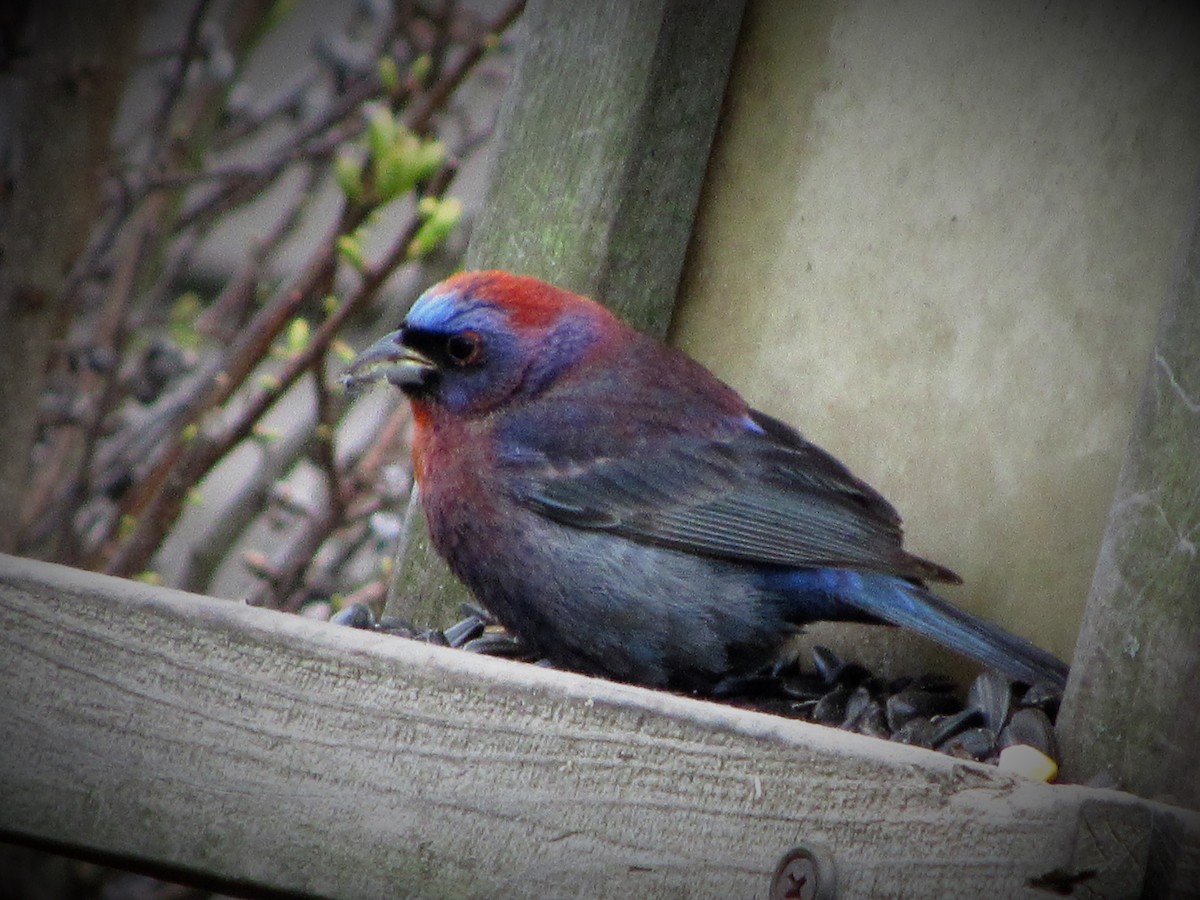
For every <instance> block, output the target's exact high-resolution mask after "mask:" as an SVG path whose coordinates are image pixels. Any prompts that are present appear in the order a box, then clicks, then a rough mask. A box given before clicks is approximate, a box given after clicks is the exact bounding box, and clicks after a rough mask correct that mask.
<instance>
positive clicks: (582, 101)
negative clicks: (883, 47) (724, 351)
mask: <svg viewBox="0 0 1200 900" xmlns="http://www.w3.org/2000/svg"><path fill="white" fill-rule="evenodd" d="M743 6H744V3H743V0H718V2H713V0H636V2H634V0H602V2H601V0H598V2H589V3H562V2H560V0H532V2H530V3H529V6H528V8H527V9H526V11H525V14H524V16H523V17H522V23H523V28H524V30H525V38H524V44H523V47H522V50H521V56H520V58H519V59H518V61H517V65H516V69H515V72H514V73H513V78H512V82H511V83H510V84H509V87H508V92H507V94H506V99H505V104H504V107H503V109H502V110H501V113H500V119H499V125H498V133H497V136H496V140H497V142H498V144H499V148H500V149H499V152H498V156H497V160H496V165H495V168H494V169H493V172H492V175H491V183H490V185H489V188H488V194H487V199H486V200H485V202H484V204H483V209H482V211H481V212H480V215H479V218H478V220H477V221H476V223H475V228H474V231H473V232H472V235H471V244H470V246H469V247H468V249H467V266H468V268H472V269H480V268H500V269H509V270H512V271H515V272H519V273H521V274H525V275H536V276H538V277H540V278H543V279H545V280H546V281H550V282H553V283H555V284H558V285H560V286H562V287H565V288H568V289H570V290H573V291H577V292H579V293H583V294H587V295H590V296H593V297H595V298H596V299H597V300H600V301H602V302H603V303H606V304H607V305H609V306H610V307H612V308H613V309H614V310H615V311H616V312H617V313H618V314H620V315H621V316H622V317H624V318H625V319H627V320H629V321H630V322H632V323H633V324H634V325H636V326H637V327H639V328H642V329H644V330H647V331H650V332H653V333H654V334H657V335H659V336H660V337H661V336H662V335H664V334H666V331H667V326H668V325H669V324H670V321H671V313H672V311H673V309H674V306H675V293H676V290H677V288H678V285H679V276H680V272H681V271H682V269H683V258H684V254H685V252H686V250H687V245H688V240H689V239H690V237H691V233H692V222H693V219H694V218H695V214H696V205H697V203H698V202H699V199H700V187H701V184H702V182H703V180H704V171H705V167H706V165H707V163H708V153H709V148H710V147H711V145H712V139H713V134H714V133H715V131H716V127H717V114H718V111H719V110H720V106H721V98H722V96H723V95H724V92H725V84H726V82H727V80H728V78H729V67H730V65H731V64H732V61H733V50H734V45H735V44H736V42H737V35H738V28H739V26H740V24H741V19H742V7H743ZM406 534H407V535H408V538H407V540H406V544H405V546H406V549H407V554H406V557H405V559H404V560H403V562H402V564H401V565H400V566H399V567H398V572H399V575H398V578H399V582H398V585H399V588H400V590H399V592H398V593H397V592H395V591H393V596H394V597H395V598H397V599H396V600H394V601H393V602H391V603H389V608H388V612H389V613H391V614H392V615H398V616H401V617H402V618H406V619H411V620H413V621H415V622H418V623H420V624H422V625H439V626H445V625H448V624H450V623H451V622H452V621H454V619H455V618H457V617H458V606H459V602H460V601H462V600H466V599H469V595H468V593H467V590H466V588H464V587H463V586H462V585H461V584H459V582H458V581H457V579H455V578H454V577H453V576H452V575H451V574H450V572H449V570H448V569H446V567H445V565H444V564H443V563H442V562H441V560H440V559H439V558H438V557H437V555H436V554H435V553H434V552H433V550H432V548H431V547H430V546H429V543H428V536H427V532H426V528H425V522H424V519H423V517H422V516H420V515H415V516H412V517H410V525H409V526H408V528H406Z"/></svg>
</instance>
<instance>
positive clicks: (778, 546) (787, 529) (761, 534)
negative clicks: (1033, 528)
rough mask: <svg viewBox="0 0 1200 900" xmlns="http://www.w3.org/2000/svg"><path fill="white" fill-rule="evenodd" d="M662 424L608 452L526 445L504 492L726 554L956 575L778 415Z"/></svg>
mask: <svg viewBox="0 0 1200 900" xmlns="http://www.w3.org/2000/svg"><path fill="white" fill-rule="evenodd" d="M750 417H751V420H752V421H753V422H754V424H755V425H756V426H757V428H751V427H750V426H749V425H748V424H747V425H746V427H744V428H742V429H739V430H738V431H737V432H736V433H735V434H732V435H730V436H725V437H713V438H704V437H697V436H694V435H671V436H667V437H663V438H660V439H659V440H657V441H654V442H653V443H652V444H650V445H649V446H643V447H640V448H638V449H637V451H636V452H634V453H631V454H628V455H622V456H620V457H606V456H593V457H590V458H573V459H563V458H562V456H561V454H555V455H554V459H553V462H551V461H549V458H548V457H546V456H542V455H539V454H526V455H525V456H524V457H523V459H522V460H521V461H520V462H519V463H518V464H516V465H514V467H513V468H514V470H515V471H514V473H513V474H514V475H515V476H516V477H515V478H514V480H513V481H511V482H509V483H510V484H511V485H514V486H515V487H514V488H513V494H514V497H515V499H516V500H517V501H518V502H521V503H523V504H525V505H526V506H528V507H530V508H532V509H534V510H536V511H537V512H539V513H540V514H542V515H544V516H546V517H548V518H550V519H553V520H555V521H558V522H562V523H564V524H567V525H572V526H574V527H577V528H587V529H595V530H602V531H607V532H610V533H613V534H618V535H621V536H623V537H626V538H629V539H631V540H635V541H640V542H644V543H650V544H656V545H659V546H664V547H671V548H673V549H677V550H683V551H686V552H689V553H696V554H700V555H704V556H711V557H714V558H719V559H728V560H734V561H738V562H747V563H758V564H763V563H767V564H773V565H781V566H794V567H846V568H857V569H867V570H872V571H879V572H887V573H890V574H893V575H900V576H902V577H905V578H912V579H915V580H924V579H936V580H942V581H957V580H958V577H957V576H956V575H955V574H954V573H953V572H951V571H949V570H948V569H944V568H943V567H941V566H938V565H936V564H934V563H930V562H927V561H926V560H923V559H920V558H918V557H915V556H912V555H911V554H908V553H906V552H905V551H904V550H903V549H902V548H901V541H902V539H903V533H902V530H901V527H900V517H899V515H898V514H897V513H896V510H895V509H894V508H893V507H892V506H891V504H889V503H888V502H887V501H886V500H885V499H884V498H883V497H882V496H880V494H878V493H877V492H876V491H875V490H873V489H872V488H871V487H870V486H869V485H867V484H866V483H865V482H863V481H861V480H860V479H858V478H855V477H854V476H853V475H852V474H851V473H850V471H849V470H848V469H846V467H845V466H843V465H842V464H841V463H839V462H838V461H837V460H836V459H834V458H833V457H832V456H830V455H829V454H828V453H826V452H825V451H823V450H821V449H820V448H819V447H816V446H814V445H813V444H810V443H808V442H807V441H805V440H804V439H803V438H802V437H801V436H800V435H799V434H798V433H797V432H796V431H794V430H793V429H791V428H790V427H788V426H787V425H785V424H783V423H782V422H779V421H778V420H776V419H772V418H771V417H769V416H766V415H764V414H763V413H759V412H751V413H750Z"/></svg>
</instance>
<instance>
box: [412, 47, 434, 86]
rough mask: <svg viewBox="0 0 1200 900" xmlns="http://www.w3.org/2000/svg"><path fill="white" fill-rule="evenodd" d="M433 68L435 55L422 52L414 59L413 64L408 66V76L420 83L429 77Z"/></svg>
mask: <svg viewBox="0 0 1200 900" xmlns="http://www.w3.org/2000/svg"><path fill="white" fill-rule="evenodd" d="M432 68H433V57H431V56H430V55H429V54H428V53H422V54H421V55H420V56H418V57H417V58H416V59H414V60H413V61H412V65H411V66H409V67H408V77H409V78H411V79H412V80H413V82H414V83H416V84H418V85H420V84H424V83H425V79H426V78H428V77H429V70H430V69H432Z"/></svg>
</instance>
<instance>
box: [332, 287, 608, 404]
mask: <svg viewBox="0 0 1200 900" xmlns="http://www.w3.org/2000/svg"><path fill="white" fill-rule="evenodd" d="M623 327H625V326H622V325H621V324H620V323H619V321H618V320H617V319H616V318H615V317H614V316H613V315H612V314H611V313H609V312H608V311H607V310H606V309H605V308H604V307H603V306H601V305H600V304H598V303H596V302H594V301H592V300H589V299H587V298H586V297H581V296H579V295H577V294H572V293H571V292H569V291H565V290H562V289H560V288H556V287H553V286H552V285H549V284H546V283H545V282H542V281H538V280H537V279H535V278H529V277H525V276H519V275H512V274H509V273H507V272H498V271H488V272H466V273H463V274H460V275H455V276H453V277H452V278H448V279H446V280H445V281H443V282H440V283H439V284H435V285H434V286H433V287H431V288H430V289H429V290H427V291H426V292H425V293H424V294H422V295H421V296H420V297H419V298H418V299H417V301H416V303H414V304H413V306H412V308H411V309H410V310H409V311H408V315H406V316H405V317H404V321H403V322H402V323H401V324H400V328H399V329H398V330H396V331H393V332H392V333H391V334H389V335H386V336H385V337H383V338H381V339H380V340H379V341H377V342H376V343H374V344H373V345H371V346H370V347H368V348H367V349H366V350H364V351H363V352H362V353H361V354H360V355H359V356H358V358H357V359H355V360H354V362H353V363H351V364H350V366H349V368H348V369H347V370H346V374H345V376H344V378H343V382H344V383H345V384H346V386H347V387H354V386H357V385H360V384H365V383H367V382H373V381H379V380H387V381H389V382H391V383H392V384H394V385H395V386H396V387H398V388H400V389H401V390H402V391H404V393H405V394H407V395H408V396H409V397H410V398H411V399H413V400H414V401H418V402H426V403H431V404H437V405H440V406H443V407H445V408H446V409H448V410H450V411H452V412H455V413H459V414H463V415H471V414H475V413H480V412H486V411H487V410H489V409H491V408H493V407H494V406H495V405H497V404H499V403H501V402H504V401H507V400H509V399H511V398H513V397H515V396H519V395H527V396H533V395H535V394H537V393H538V392H540V391H541V390H543V389H544V388H545V387H546V386H547V385H549V384H550V383H551V382H552V381H553V380H554V379H555V378H556V377H558V375H559V374H561V373H562V372H563V371H565V370H566V369H568V368H569V367H571V366H572V365H573V364H574V363H576V362H577V361H578V360H579V359H580V358H581V357H582V356H583V355H584V354H586V353H587V351H588V349H589V348H591V347H592V346H594V345H595V344H596V343H597V341H599V340H600V339H601V338H603V337H604V335H605V334H609V333H612V332H613V331H617V330H620V329H622V328H623Z"/></svg>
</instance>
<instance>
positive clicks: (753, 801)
mask: <svg viewBox="0 0 1200 900" xmlns="http://www.w3.org/2000/svg"><path fill="white" fill-rule="evenodd" d="M0 741H2V742H3V743H2V744H0V746H3V747H4V763H3V765H2V766H0V833H8V834H11V835H21V836H24V837H27V838H35V839H43V840H54V841H58V842H61V843H65V844H68V845H73V846H76V847H81V848H88V849H90V850H92V851H98V852H103V853H109V854H114V855H116V856H117V857H120V858H127V859H135V860H143V861H148V862H151V863H154V864H158V865H169V866H172V867H176V868H183V869H190V870H194V871H200V872H205V873H208V874H210V875H213V876H216V877H220V878H224V879H230V880H233V881H237V882H241V883H244V884H258V885H269V886H272V887H275V888H280V889H285V890H293V891H299V892H305V893H310V894H317V895H327V896H337V897H380V896H412V897H447V896H471V897H478V896H510V897H589V898H593V897H598V898H605V897H612V898H621V900H626V898H628V897H630V896H637V897H693V898H699V897H722V898H730V897H762V896H765V895H766V890H767V884H768V881H769V878H770V874H771V872H772V870H773V868H774V866H775V863H776V862H777V860H778V859H779V857H780V856H781V855H782V854H783V853H784V851H786V850H787V849H789V848H790V847H792V846H793V845H795V844H798V843H805V844H813V845H817V846H820V847H823V848H825V849H826V850H827V851H828V852H829V853H831V854H832V856H833V858H834V861H835V864H836V867H837V870H838V879H839V886H840V889H839V894H838V896H839V897H842V898H854V897H872V896H896V895H905V896H920V897H939V896H943V897H956V898H957V897H963V896H970V895H971V894H978V895H980V896H1005V897H1018V896H1026V895H1028V896H1031V897H1033V896H1045V894H1043V893H1041V892H1036V891H1033V890H1032V889H1030V888H1028V887H1027V885H1028V882H1029V881H1030V880H1031V879H1034V878H1037V877H1039V876H1042V875H1044V874H1046V873H1050V872H1054V871H1057V870H1062V869H1063V868H1064V867H1066V866H1068V865H1069V864H1070V862H1071V860H1072V859H1073V858H1074V857H1075V856H1076V851H1075V845H1076V832H1077V829H1078V825H1079V819H1080V817H1079V810H1080V807H1081V804H1082V803H1083V802H1084V801H1085V800H1096V799H1097V798H1099V799H1101V800H1103V801H1104V802H1105V803H1106V804H1107V806H1106V808H1107V809H1109V810H1112V809H1118V810H1119V809H1121V808H1123V807H1125V808H1129V809H1131V810H1135V811H1139V812H1138V814H1139V815H1142V813H1141V812H1140V810H1143V809H1144V804H1143V803H1142V802H1141V801H1138V800H1136V799H1134V798H1132V797H1129V796H1127V795H1123V794H1118V793H1115V792H1102V791H1094V790H1088V789H1084V788H1074V787H1051V786H1048V785H1044V784H1040V783H1034V782H1029V781H1025V780H1021V779H1017V778H1014V777H1010V776H1006V775H1003V774H1001V773H999V772H997V771H996V770H994V769H990V768H987V767H984V766H980V765H975V764H968V763H961V762H956V761H954V760H952V759H949V758H947V757H944V756H941V755H938V754H934V753H931V752H928V751H923V750H919V749H916V748H911V747H905V746H899V745H893V744H888V743H884V742H880V741H876V740H873V739H870V738H865V737H861V736H858V735H852V734H845V733H842V732H838V731H835V730H831V729H826V728H821V727H819V726H813V725H808V724H805V723H801V722H794V721H790V720H786V719H780V718H777V717H773V716H767V715H763V714H759V713H752V712H748V711H743V710H736V709H732V708H728V707H724V706H718V705H715V704H710V703H704V702H700V701H695V700H690V699H687V698H681V697H676V696H672V695H669V694H664V693H660V692H654V691H648V690H644V689H640V688H634V687H628V686H624V685H617V684H612V683H609V682H605V681H601V680H597V679H591V678H585V677H582V676H577V675H572V674H569V673H563V672H555V671H550V670H546V669H541V668H538V667H535V666H528V665H522V664H519V663H513V662H508V661H504V660H496V659H487V658H481V657H476V656H473V655H471V654H467V653H464V652H461V651H454V650H448V649H444V648H438V647H431V646H427V645H423V644H418V643H414V642H409V641H405V640H402V639H398V638H392V637H387V636H380V635H374V634H369V633H363V632H357V631H352V630H350V629H343V628H338V627H335V626H332V625H327V624H323V623H316V622H311V621H307V620H303V619H300V618H297V617H291V616H286V615H283V614H280V613H273V612H268V611H264V610H259V609H252V608H249V607H245V606H241V605H238V604H234V603H230V602H226V601H217V600H213V599H211V598H204V597H199V596H196V595H190V594H185V593H182V592H179V591H170V590H166V589H162V588H155V587H150V586H147V585H143V584H139V583H135V582H129V581H122V580H118V579H112V578H108V577H105V576H100V575H94V574H90V573H85V572H80V571H76V570H72V569H66V568H62V567H59V566H53V565H48V564H44V563H36V562H30V561H26V560H20V559H16V558H13V557H0ZM1168 822H1169V824H1170V826H1171V827H1172V828H1174V834H1175V837H1176V838H1177V839H1178V842H1179V843H1180V844H1181V845H1182V846H1186V847H1194V846H1195V844H1196V842H1197V841H1196V835H1197V834H1198V833H1200V827H1198V825H1197V822H1196V821H1195V818H1194V817H1192V818H1189V817H1188V816H1187V815H1185V814H1183V813H1180V812H1178V811H1171V812H1170V814H1169V816H1168ZM1178 857H1179V854H1178V853H1175V854H1173V855H1172V857H1171V858H1172V860H1174V859H1177V858H1178ZM1168 875H1170V873H1168ZM1093 883H1095V882H1093Z"/></svg>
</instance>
